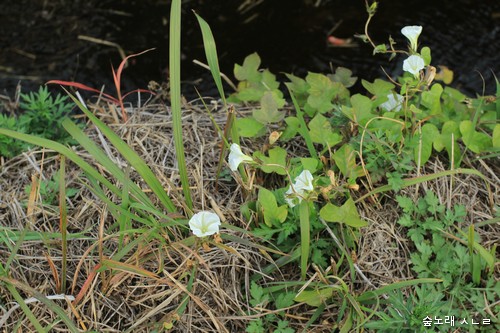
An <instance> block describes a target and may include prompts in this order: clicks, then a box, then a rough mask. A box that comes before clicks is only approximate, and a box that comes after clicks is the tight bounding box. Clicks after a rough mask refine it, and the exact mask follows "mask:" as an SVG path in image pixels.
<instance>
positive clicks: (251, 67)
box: [234, 53, 262, 82]
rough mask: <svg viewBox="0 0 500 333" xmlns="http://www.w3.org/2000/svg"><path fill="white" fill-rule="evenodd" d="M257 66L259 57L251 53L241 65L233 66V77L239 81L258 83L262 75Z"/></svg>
mask: <svg viewBox="0 0 500 333" xmlns="http://www.w3.org/2000/svg"><path fill="white" fill-rule="evenodd" d="M259 66H260V57H259V55H258V54H257V53H252V54H250V55H248V56H247V57H246V58H245V60H243V65H241V66H240V65H238V64H235V65H234V76H235V77H236V79H238V80H239V81H250V82H259V81H260V78H261V75H262V74H261V73H260V72H259Z"/></svg>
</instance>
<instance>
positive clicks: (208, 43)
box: [194, 13, 227, 106]
mask: <svg viewBox="0 0 500 333" xmlns="http://www.w3.org/2000/svg"><path fill="white" fill-rule="evenodd" d="M194 15H196V18H197V19H198V23H199V25H200V29H201V34H202V36H203V47H204V48H205V55H206V57H207V63H208V66H209V67H210V72H211V73H212V77H213V79H214V81H215V85H216V86H217V90H218V91H219V95H220V98H221V99H222V102H223V103H224V106H227V103H226V95H225V93H224V87H223V86H222V79H221V74H220V69H219V59H218V57H217V47H216V44H215V39H214V35H213V34H212V29H210V26H209V25H208V23H207V22H206V21H205V20H204V19H203V18H201V16H199V15H198V14H196V13H194Z"/></svg>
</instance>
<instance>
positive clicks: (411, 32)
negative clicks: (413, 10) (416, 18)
mask: <svg viewBox="0 0 500 333" xmlns="http://www.w3.org/2000/svg"><path fill="white" fill-rule="evenodd" d="M421 32H422V27H421V26H419V25H410V26H406V27H404V28H403V29H401V33H402V34H403V35H404V36H405V37H406V38H408V40H409V41H410V47H411V49H412V50H413V51H414V52H417V43H418V36H420V33H421Z"/></svg>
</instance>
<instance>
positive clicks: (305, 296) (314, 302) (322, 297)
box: [295, 288, 334, 307]
mask: <svg viewBox="0 0 500 333" xmlns="http://www.w3.org/2000/svg"><path fill="white" fill-rule="evenodd" d="M333 291H334V289H333V288H323V289H315V290H303V291H302V292H301V293H300V294H298V295H297V296H296V297H295V302H299V303H300V302H304V303H306V304H307V305H310V306H315V307H318V306H320V305H321V304H323V303H324V302H326V300H327V299H329V298H330V297H332V296H333Z"/></svg>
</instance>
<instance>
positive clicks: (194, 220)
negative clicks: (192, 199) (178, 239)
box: [189, 211, 220, 237]
mask: <svg viewBox="0 0 500 333" xmlns="http://www.w3.org/2000/svg"><path fill="white" fill-rule="evenodd" d="M219 226H220V218H219V216H218V215H217V214H214V213H211V212H207V211H202V212H199V213H196V214H194V215H193V217H191V219H190V220H189V228H190V229H191V231H192V232H193V234H194V235H195V236H197V237H205V236H210V235H213V234H215V233H217V232H219Z"/></svg>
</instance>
